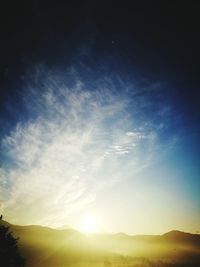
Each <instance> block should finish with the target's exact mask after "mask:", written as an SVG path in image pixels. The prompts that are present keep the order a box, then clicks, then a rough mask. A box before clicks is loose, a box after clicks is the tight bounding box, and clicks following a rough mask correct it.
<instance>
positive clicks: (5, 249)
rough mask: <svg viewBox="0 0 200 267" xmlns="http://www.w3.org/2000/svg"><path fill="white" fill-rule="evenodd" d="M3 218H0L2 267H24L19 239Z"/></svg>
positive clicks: (0, 256) (0, 264)
mask: <svg viewBox="0 0 200 267" xmlns="http://www.w3.org/2000/svg"><path fill="white" fill-rule="evenodd" d="M2 218H3V216H2V215H1V216H0V266H3V267H23V266H24V259H23V258H22V257H21V255H20V254H19V251H18V246H17V242H18V238H14V237H13V235H12V232H10V229H9V227H7V226H5V225H4V224H3V220H2Z"/></svg>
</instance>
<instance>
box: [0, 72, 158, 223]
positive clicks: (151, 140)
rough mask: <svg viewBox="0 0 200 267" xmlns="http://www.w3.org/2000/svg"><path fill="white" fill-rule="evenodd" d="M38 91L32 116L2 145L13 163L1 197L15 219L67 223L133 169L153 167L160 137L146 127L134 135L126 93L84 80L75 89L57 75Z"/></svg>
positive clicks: (3, 177)
mask: <svg viewBox="0 0 200 267" xmlns="http://www.w3.org/2000/svg"><path fill="white" fill-rule="evenodd" d="M35 79H36V78H35ZM36 80H37V79H36ZM39 89H40V88H39ZM39 89H38V88H36V89H35V88H34V87H33V86H32V87H30V88H29V94H28V95H26V97H25V101H26V105H27V107H28V109H29V110H30V111H31V112H32V113H33V114H34V116H33V118H32V119H30V120H28V121H26V122H23V121H19V122H18V124H17V126H16V128H15V129H14V130H13V131H12V132H11V133H10V134H9V135H8V136H6V137H5V138H4V139H3V140H2V145H3V146H4V149H5V151H6V153H7V157H8V158H9V161H10V165H9V168H2V169H1V172H0V185H1V188H0V193H2V194H1V196H2V201H3V203H4V207H5V211H6V215H7V217H8V218H9V219H11V221H14V222H15V223H24V224H28V223H41V224H46V225H56V226H60V225H65V224H66V221H67V218H68V216H69V215H73V214H76V213H77V212H78V211H79V210H80V209H82V208H83V207H84V206H85V205H88V203H91V202H93V201H94V200H95V195H96V192H97V190H100V189H101V188H102V187H104V186H108V185H111V184H112V183H113V182H115V181H116V180H118V179H120V178H121V177H124V172H127V168H129V169H130V172H131V173H132V174H133V172H134V170H135V171H136V169H137V170H138V169H141V168H143V167H144V166H146V165H147V162H148V163H149V162H150V159H151V158H152V155H153V154H152V147H153V146H155V145H156V141H157V135H156V132H155V131H154V130H152V129H151V130H149V129H148V127H146V126H145V127H143V128H144V129H143V131H141V130H139V129H138V128H137V127H135V129H134V130H131V129H133V127H132V117H131V116H130V113H131V112H132V111H134V112H135V111H136V110H138V107H137V106H135V107H134V110H131V109H130V111H127V110H128V105H129V100H128V98H127V96H126V95H125V96H123V97H122V96H121V95H117V94H116V93H115V94H113V93H112V90H110V89H106V88H105V89H101V90H99V89H98V90H95V89H94V90H92V88H90V90H89V89H86V88H85V85H84V83H83V82H81V81H80V80H79V79H77V81H76V84H75V85H74V87H72V88H70V89H69V88H68V87H67V86H65V85H63V84H62V85H61V86H58V85H57V83H56V79H55V80H54V79H53V78H52V76H51V77H50V78H49V79H47V80H46V81H45V84H44V85H43V89H41V91H40V90H39ZM111 89H113V88H111ZM129 108H130V107H129ZM134 112H133V113H134ZM145 123H146V121H142V123H140V124H142V125H146V124H145ZM155 129H156V127H155ZM144 147H145V148H144ZM147 153H148V157H146V159H145V157H144V154H147ZM124 157H126V161H125V162H124V160H123V158H124ZM133 166H134V168H132V167H133ZM136 166H137V168H136ZM1 205H2V204H1Z"/></svg>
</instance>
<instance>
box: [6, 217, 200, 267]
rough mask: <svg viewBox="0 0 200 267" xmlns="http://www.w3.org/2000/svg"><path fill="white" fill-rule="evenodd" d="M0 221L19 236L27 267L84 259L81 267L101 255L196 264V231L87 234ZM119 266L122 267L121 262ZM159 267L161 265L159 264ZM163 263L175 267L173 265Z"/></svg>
mask: <svg viewBox="0 0 200 267" xmlns="http://www.w3.org/2000/svg"><path fill="white" fill-rule="evenodd" d="M2 223H3V224H4V225H5V226H9V227H10V229H11V231H12V233H13V235H14V236H16V237H19V248H20V252H21V253H22V255H23V257H24V258H25V260H26V266H27V267H47V266H48V267H59V266H63V267H64V266H68V265H70V266H73V267H74V266H79V265H78V262H87V264H86V265H83V266H84V267H85V266H86V267H87V266H94V267H95V266H96V265H95V264H94V262H93V264H92V263H88V261H89V262H90V261H92V259H93V260H94V259H95V261H96V262H101V261H103V259H105V258H106V259H111V260H110V261H111V262H113V261H116V262H118V265H120V264H119V262H120V261H122V259H124V257H126V259H128V260H129V261H131V264H132V265H130V266H134V264H133V261H134V260H135V259H140V260H139V261H140V262H139V263H137V264H138V265H137V264H136V265H137V266H151V265H150V263H149V265H148V264H147V263H145V264H147V265H145V264H144V263H142V262H141V261H143V260H142V259H146V258H148V259H149V260H152V261H160V260H162V261H163V262H168V264H169V262H170V264H172V262H173V264H175V263H176V262H177V264H179V265H177V266H184V267H185V266H192V267H193V266H195V267H196V266H200V235H198V234H191V233H185V232H181V231H174V230H173V231H170V232H168V233H165V234H163V235H127V234H124V233H118V234H93V235H89V236H88V235H85V234H84V233H81V232H79V231H76V230H74V229H65V230H60V229H52V228H50V227H44V226H39V225H29V226H20V225H13V224H10V223H8V222H6V221H2ZM106 262H107V260H106ZM186 263H187V265H185V264H186ZM73 264H74V265H73ZM140 264H141V265H140ZM142 264H143V265H142ZM163 264H164V263H163ZM166 264H167V263H166ZM180 264H182V265H180ZM189 264H190V265H189ZM81 266H82V265H81ZM97 266H98V265H97ZM113 266H115V265H113ZM116 266H117V264H116ZM122 266H124V267H126V265H125V263H123V265H122ZM127 266H129V265H127ZM152 266H153V265H152ZM159 266H161V267H165V265H161V264H160V265H159ZM166 266H169V267H171V266H173V267H176V265H166ZM155 267H157V265H155Z"/></svg>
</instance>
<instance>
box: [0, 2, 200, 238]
mask: <svg viewBox="0 0 200 267" xmlns="http://www.w3.org/2000/svg"><path fill="white" fill-rule="evenodd" d="M2 10H3V16H1V20H2V21H1V26H0V34H1V39H2V42H1V44H0V58H1V61H0V88H1V99H0V210H1V213H2V214H3V215H4V218H5V219H6V220H8V221H10V222H12V223H15V224H20V225H28V224H40V225H46V226H50V227H55V228H68V227H70V228H75V229H78V230H82V228H83V224H84V220H85V218H87V216H93V218H95V221H96V224H98V229H97V230H98V231H99V232H106V233H117V232H124V233H128V234H162V233H165V232H167V231H170V230H172V229H178V230H182V231H186V232H192V233H196V232H199V231H200V197H199V196H200V167H199V166H200V164H199V160H200V157H199V155H200V153H199V152H200V151H199V149H200V143H199V133H200V131H199V130H200V129H199V119H200V116H199V115H200V108H199V96H200V95H199V77H198V70H199V60H200V53H199V49H198V47H199V29H198V26H199V22H200V21H199V16H198V14H199V10H200V5H199V4H198V3H196V2H193V3H190V4H189V3H188V4H187V5H186V4H183V3H181V4H180V3H178V2H176V1H174V2H173V3H164V4H162V5H161V3H159V1H153V2H151V3H149V1H140V3H136V1H135V2H134V1H123V3H122V2H121V1H112V0H110V1H98V0H96V1H73V2H72V1H67V2H65V1H42V2H41V1H36V0H35V1H30V3H29V4H27V3H23V2H22V3H20V4H18V3H15V4H13V6H12V7H10V6H9V5H8V4H4V5H3V7H2ZM96 226H97V225H96Z"/></svg>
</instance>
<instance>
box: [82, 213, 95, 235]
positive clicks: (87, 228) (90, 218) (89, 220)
mask: <svg viewBox="0 0 200 267" xmlns="http://www.w3.org/2000/svg"><path fill="white" fill-rule="evenodd" d="M80 230H81V231H82V232H84V233H88V234H91V233H96V232H98V230H99V222H98V220H97V217H96V216H95V215H93V214H88V215H85V216H84V217H83V219H82V221H81V224H80Z"/></svg>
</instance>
